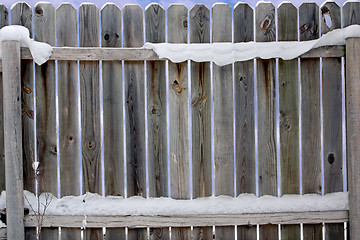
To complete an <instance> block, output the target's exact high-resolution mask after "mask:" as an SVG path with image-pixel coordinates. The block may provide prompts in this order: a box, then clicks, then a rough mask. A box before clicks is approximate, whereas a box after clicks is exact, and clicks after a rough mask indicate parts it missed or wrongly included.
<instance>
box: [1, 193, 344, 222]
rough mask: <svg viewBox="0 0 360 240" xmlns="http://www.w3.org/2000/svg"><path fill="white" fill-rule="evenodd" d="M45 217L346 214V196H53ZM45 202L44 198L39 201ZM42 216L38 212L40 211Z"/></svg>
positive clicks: (29, 196) (32, 200)
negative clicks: (279, 213)
mask: <svg viewBox="0 0 360 240" xmlns="http://www.w3.org/2000/svg"><path fill="white" fill-rule="evenodd" d="M24 193H25V196H26V198H27V200H25V207H26V208H29V209H30V206H29V204H28V202H29V203H30V204H31V205H32V207H33V208H34V209H36V206H37V205H38V204H37V199H36V197H35V195H34V194H33V193H30V192H28V191H25V192H24ZM51 197H52V201H51V203H50V204H49V206H48V208H47V210H46V214H51V215H147V216H154V215H188V214H238V213H274V212H311V211H341V210H348V208H349V207H348V193H347V192H338V193H331V194H327V195H325V196H321V195H318V194H307V195H284V196H282V197H280V198H278V197H273V196H263V197H260V198H257V197H256V196H255V195H254V194H241V195H239V196H238V197H236V198H233V197H229V196H217V197H204V198H198V199H193V200H174V199H171V198H149V199H145V198H142V197H130V198H123V197H113V196H108V197H103V196H100V195H98V194H93V193H87V194H84V195H82V196H76V197H75V196H68V197H63V198H61V199H57V198H55V197H53V196H51ZM5 198H6V193H5V191H3V192H2V193H1V195H0V209H4V208H5ZM40 201H41V202H43V203H44V202H45V198H44V195H42V196H41V197H40ZM40 213H42V211H40Z"/></svg>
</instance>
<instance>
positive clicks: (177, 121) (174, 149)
mask: <svg viewBox="0 0 360 240" xmlns="http://www.w3.org/2000/svg"><path fill="white" fill-rule="evenodd" d="M167 27H168V29H167V30H168V31H167V34H168V42H169V43H187V39H188V34H187V32H188V9H187V8H186V7H185V6H184V5H180V4H174V5H171V6H170V7H169V8H168V10H167ZM168 69H169V70H168V79H169V82H168V92H169V137H170V139H169V144H170V146H169V150H170V191H171V197H172V198H175V199H189V198H190V154H189V150H190V146H189V140H190V139H189V106H188V103H189V88H188V86H189V82H188V63H187V62H182V63H176V64H175V63H171V62H169V63H168ZM171 234H172V237H174V238H175V239H191V230H190V228H171Z"/></svg>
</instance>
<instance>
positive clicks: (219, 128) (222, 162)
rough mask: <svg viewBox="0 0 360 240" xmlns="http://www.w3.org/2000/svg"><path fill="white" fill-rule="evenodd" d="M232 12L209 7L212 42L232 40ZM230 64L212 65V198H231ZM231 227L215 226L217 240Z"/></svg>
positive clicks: (229, 234)
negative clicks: (225, 196)
mask: <svg viewBox="0 0 360 240" xmlns="http://www.w3.org/2000/svg"><path fill="white" fill-rule="evenodd" d="M231 16H232V9H231V7H230V6H229V5H228V4H215V5H214V6H213V8H212V29H213V33H212V41H213V42H231V41H232V23H231V22H232V17H231ZM232 77H233V75H232V65H231V64H229V65H227V66H223V67H219V66H217V65H216V64H213V114H214V122H213V124H214V127H213V129H214V139H213V141H214V164H215V173H214V174H215V183H214V184H215V195H217V196H218V195H229V196H234V193H235V189H234V125H233V114H234V113H233V90H232V89H233V79H232ZM234 236H235V231H234V226H229V227H216V228H215V237H216V238H217V239H233V238H234Z"/></svg>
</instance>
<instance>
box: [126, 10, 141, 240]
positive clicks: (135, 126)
mask: <svg viewBox="0 0 360 240" xmlns="http://www.w3.org/2000/svg"><path fill="white" fill-rule="evenodd" d="M123 16H124V18H123V23H124V25H123V26H124V47H141V46H142V45H143V44H144V35H143V11H142V9H141V7H140V6H139V5H126V6H125V7H124V9H123ZM124 70H125V101H126V102H125V124H126V125H125V126H126V127H125V128H126V143H127V145H126V161H127V163H126V169H127V176H126V177H127V194H128V196H129V197H130V196H136V195H139V196H142V197H146V162H145V148H146V146H145V93H144V91H145V83H144V63H143V62H128V61H126V62H125V66H124ZM146 234H147V233H146V229H129V235H128V237H129V239H145V238H146Z"/></svg>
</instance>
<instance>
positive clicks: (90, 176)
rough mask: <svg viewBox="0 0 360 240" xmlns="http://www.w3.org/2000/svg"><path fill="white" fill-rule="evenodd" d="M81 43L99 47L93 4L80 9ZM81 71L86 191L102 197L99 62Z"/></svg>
mask: <svg viewBox="0 0 360 240" xmlns="http://www.w3.org/2000/svg"><path fill="white" fill-rule="evenodd" d="M79 43H80V47H94V46H96V47H98V46H99V9H98V8H97V7H96V5H94V4H88V3H87V4H82V5H81V6H80V8H79ZM79 70H80V95H81V102H80V104H81V145H82V169H83V171H82V173H83V192H84V193H85V192H92V193H99V194H101V192H102V189H101V188H102V184H101V179H102V177H101V154H100V153H101V148H100V139H101V135H100V92H99V87H100V79H99V78H100V77H99V62H98V61H91V62H82V61H80V62H79ZM84 239H102V229H86V230H85V231H84Z"/></svg>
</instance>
